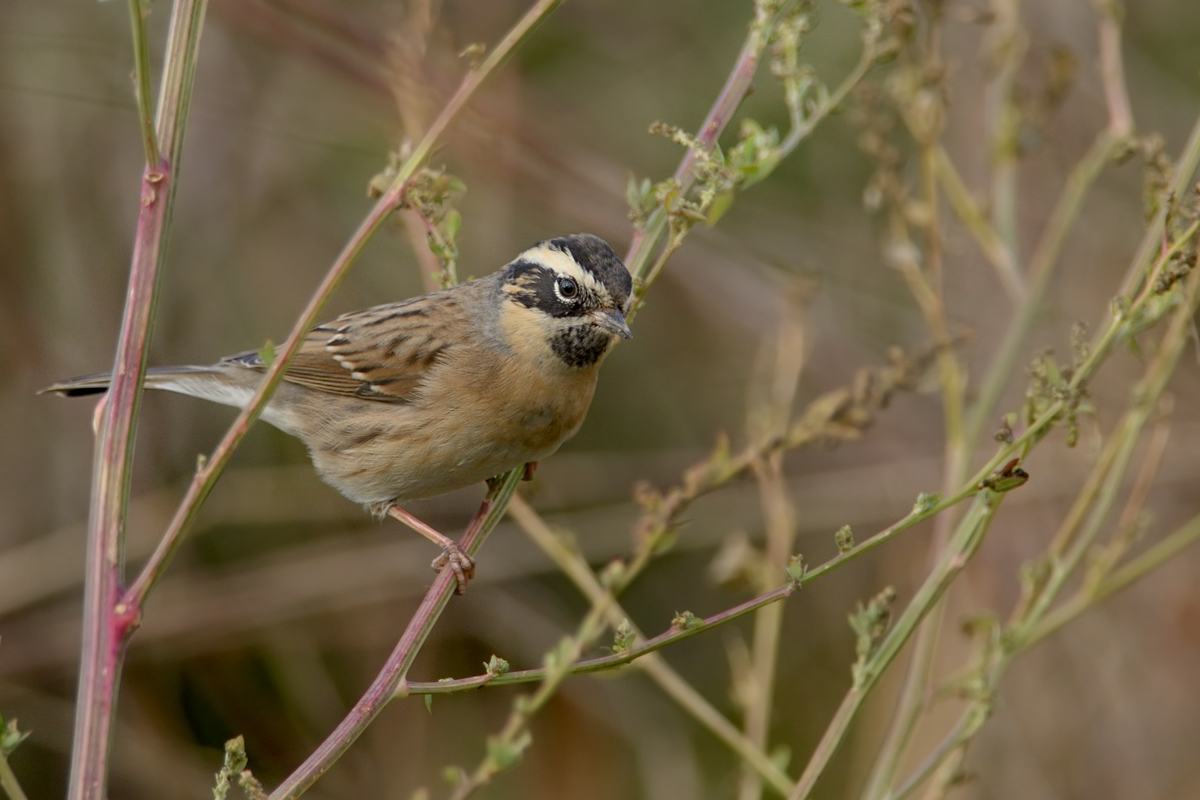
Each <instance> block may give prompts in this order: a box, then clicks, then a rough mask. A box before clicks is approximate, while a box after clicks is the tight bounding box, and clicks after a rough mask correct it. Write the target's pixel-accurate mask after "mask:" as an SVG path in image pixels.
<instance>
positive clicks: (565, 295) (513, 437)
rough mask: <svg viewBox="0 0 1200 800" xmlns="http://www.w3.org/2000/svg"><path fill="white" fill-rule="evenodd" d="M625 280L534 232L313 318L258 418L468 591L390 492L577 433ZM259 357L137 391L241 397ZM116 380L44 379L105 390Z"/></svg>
mask: <svg viewBox="0 0 1200 800" xmlns="http://www.w3.org/2000/svg"><path fill="white" fill-rule="evenodd" d="M631 289H632V281H631V279H630V276H629V272H628V270H626V269H625V265H624V264H622V263H621V259H620V258H619V257H618V256H617V254H616V253H615V252H613V249H612V248H611V247H609V246H608V244H607V243H605V242H604V240H602V239H600V238H599V237H597V236H593V235H591V234H587V233H580V234H575V235H573V236H565V237H562V238H558V239H550V240H548V241H544V242H539V243H538V244H536V245H534V246H533V247H531V248H529V249H528V250H526V251H525V252H523V253H521V254H520V255H519V256H517V258H516V259H515V260H513V261H512V262H511V263H509V264H508V266H506V267H505V268H504V269H502V270H499V271H497V272H495V273H492V274H491V275H489V276H487V277H485V278H480V279H478V280H474V281H470V282H468V283H464V284H461V285H458V286H453V287H451V288H449V289H442V290H440V291H436V292H430V293H429V294H426V295H422V296H421V297H415V298H412V299H410V300H404V301H402V302H399V303H391V304H389V305H383V306H376V307H374V308H368V309H365V310H363V311H354V312H351V313H349V314H344V315H342V316H340V317H338V318H337V319H335V320H333V321H332V322H327V323H324V324H322V325H318V326H317V327H315V328H313V329H312V331H311V332H310V333H309V334H308V337H307V338H306V339H305V341H304V344H303V346H302V347H301V349H300V351H299V353H298V354H297V355H296V357H295V359H294V360H293V361H292V363H291V364H290V365H289V366H288V369H287V371H286V372H285V373H284V375H283V381H282V382H280V384H279V387H278V389H277V390H276V392H275V394H274V395H273V396H272V398H271V401H270V402H269V403H268V404H267V407H266V409H265V410H264V411H263V414H262V418H263V419H264V420H266V421H267V422H269V423H271V424H272V425H274V426H275V427H277V428H279V429H280V430H283V431H285V432H286V433H289V434H291V435H292V436H295V437H296V438H298V439H299V440H300V441H302V442H304V444H305V445H307V446H308V450H309V454H310V455H311V456H312V460H313V465H314V466H315V467H316V469H317V473H318V474H320V476H321V478H322V479H323V480H325V482H326V483H329V484H330V485H331V486H333V487H334V488H336V489H337V490H338V491H340V492H341V493H342V494H344V495H345V496H346V497H348V498H350V499H351V500H354V501H355V502H358V503H363V504H364V505H366V506H367V508H368V509H370V511H371V513H372V514H374V515H375V516H377V517H382V516H384V515H387V514H391V515H392V516H395V517H396V518H397V519H400V520H401V521H403V522H405V523H406V524H408V525H410V526H411V527H413V528H414V529H416V530H417V531H418V532H420V533H422V534H423V535H425V536H426V537H428V538H429V539H431V540H432V541H434V542H436V543H437V544H438V545H440V546H441V547H442V549H443V554H442V556H441V557H439V558H438V559H436V560H435V561H434V567H435V568H441V567H442V566H445V565H449V566H450V568H451V569H453V570H454V572H455V574H456V576H457V578H458V589H459V591H460V592H461V591H462V590H463V588H464V587H465V585H466V581H467V579H468V578H469V577H471V575H472V574H473V571H474V562H473V561H472V560H471V558H470V557H469V556H467V555H466V554H465V553H463V552H462V551H461V550H460V549H459V547H458V545H457V543H456V542H454V540H452V539H450V538H448V537H446V536H444V535H442V534H441V533H439V532H437V531H436V530H434V529H433V528H431V527H429V526H428V525H425V524H424V523H422V522H420V520H417V519H416V518H415V517H412V515H410V514H408V512H406V511H404V510H403V509H401V508H400V507H399V506H398V505H397V503H401V502H404V501H407V500H412V499H416V498H421V497H431V496H433V495H438V494H443V493H445V492H449V491H452V490H454V489H459V488H461V487H463V486H467V485H470V484H472V483H477V482H479V481H483V480H486V479H488V478H491V477H493V476H496V475H499V474H500V473H502V472H506V471H508V470H511V469H514V468H516V467H518V466H520V465H521V464H534V463H536V462H537V461H539V460H541V459H543V458H546V457H547V456H549V455H550V454H552V453H553V452H554V451H556V450H557V449H558V448H559V445H561V444H562V443H563V442H564V441H566V440H567V439H568V438H570V437H571V436H572V435H573V434H574V433H575V431H577V430H578V429H579V426H580V424H581V423H582V422H583V417H584V415H585V414H586V413H587V409H588V406H589V405H590V404H591V401H592V394H593V392H594V391H595V388H596V377H597V374H598V372H599V368H600V363H601V361H603V360H604V356H605V355H606V354H607V353H608V351H609V349H610V348H611V347H612V344H613V342H614V341H615V340H616V337H618V336H621V337H625V338H628V337H629V336H630V332H629V326H628V325H627V324H626V322H625V312H626V311H627V310H628V304H629V299H630V292H631ZM266 369H267V365H266V364H264V363H263V360H262V358H261V357H260V356H259V354H258V353H257V352H246V353H240V354H238V355H234V356H229V357H228V358H224V359H222V360H221V361H219V362H217V363H216V364H213V365H212V366H207V367H194V366H184V367H153V368H151V369H149V370H148V371H147V372H146V386H147V387H149V388H152V389H165V390H167V391H171V392H179V393H181V394H187V395H192V396H193V397H199V398H203V399H205V400H211V401H213V402H215V403H221V404H223V405H229V406H235V407H237V408H241V407H243V406H245V405H246V403H248V402H249V400H250V398H251V397H252V396H253V395H254V392H255V390H256V389H257V388H258V385H259V383H260V381H261V380H262V376H263V374H264V373H265V372H266ZM108 382H109V375H108V374H103V375H89V376H86V377H82V378H75V379H73V380H69V381H63V382H62V383H56V384H54V385H53V386H50V387H48V388H47V389H44V390H43V391H45V392H55V393H58V394H62V395H66V396H70V397H74V396H79V395H88V394H97V393H101V392H104V391H106V390H107V388H108Z"/></svg>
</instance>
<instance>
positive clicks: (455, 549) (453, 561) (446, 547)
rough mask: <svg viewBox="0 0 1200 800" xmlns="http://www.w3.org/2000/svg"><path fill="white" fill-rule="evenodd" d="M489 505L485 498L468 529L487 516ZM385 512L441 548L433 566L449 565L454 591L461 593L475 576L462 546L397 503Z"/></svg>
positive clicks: (469, 558) (468, 557)
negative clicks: (456, 583)
mask: <svg viewBox="0 0 1200 800" xmlns="http://www.w3.org/2000/svg"><path fill="white" fill-rule="evenodd" d="M490 505H491V503H489V502H487V501H486V500H485V501H484V502H483V505H482V506H480V509H479V511H476V512H475V516H474V517H472V518H471V522H470V523H469V524H468V526H467V529H468V530H470V528H471V526H472V525H479V524H481V523H482V521H483V518H484V517H485V516H487V507H488V506H490ZM387 513H388V516H389V517H395V518H396V519H398V520H400V521H401V522H403V523H404V524H405V525H407V526H408V527H410V528H412V529H413V530H414V531H416V532H417V533H419V534H421V535H422V536H424V537H425V538H426V539H428V540H429V541H431V542H433V543H434V544H436V545H437V546H438V547H440V548H442V554H441V555H440V556H438V557H437V558H435V559H434V560H433V568H434V569H436V570H439V571H440V570H441V569H442V568H443V567H449V568H450V570H451V571H452V572H453V573H454V579H455V580H456V581H457V582H458V586H457V588H456V589H455V590H454V591H455V592H456V593H457V594H462V593H463V592H465V591H466V590H467V581H469V580H470V579H471V578H473V577H475V560H474V559H473V558H471V557H470V556H469V555H467V554H466V553H464V552H463V550H462V548H461V547H459V546H458V542H456V541H454V540H453V539H451V538H450V537H449V536H447V535H445V534H444V533H441V532H440V531H438V530H436V529H435V528H433V527H432V526H430V525H427V524H426V523H424V522H422V521H421V520H419V519H417V518H416V517H414V516H413V515H412V514H410V513H408V512H407V511H405V510H404V509H403V508H401V507H400V506H398V505H395V504H393V505H390V506H388V510H387Z"/></svg>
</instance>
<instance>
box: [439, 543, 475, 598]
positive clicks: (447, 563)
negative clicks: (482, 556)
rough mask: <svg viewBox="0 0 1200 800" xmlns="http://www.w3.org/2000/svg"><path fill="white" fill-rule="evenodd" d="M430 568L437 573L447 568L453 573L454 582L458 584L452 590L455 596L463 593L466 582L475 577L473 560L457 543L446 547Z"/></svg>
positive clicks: (465, 588)
mask: <svg viewBox="0 0 1200 800" xmlns="http://www.w3.org/2000/svg"><path fill="white" fill-rule="evenodd" d="M431 566H432V567H433V568H434V569H436V570H437V571H438V572H441V571H442V570H443V569H447V568H449V569H450V571H451V572H453V573H454V580H455V581H456V582H457V584H458V585H457V586H456V587H455V588H454V593H455V594H463V593H465V592H466V591H467V581H469V580H471V578H474V577H475V559H473V558H471V557H470V556H469V555H467V554H466V553H464V552H463V551H462V548H460V547H459V546H458V543H457V542H451V543H450V544H448V545H446V547H445V548H443V550H442V554H441V555H440V556H438V557H437V558H435V559H434V560H433V564H432V565H431Z"/></svg>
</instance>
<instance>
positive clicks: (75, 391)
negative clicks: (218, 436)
mask: <svg viewBox="0 0 1200 800" xmlns="http://www.w3.org/2000/svg"><path fill="white" fill-rule="evenodd" d="M220 374H221V372H220V370H217V369H214V368H213V367H187V366H184V367H150V368H149V369H147V370H146V387H147V388H149V389H166V390H167V391H177V392H178V391H182V393H183V394H195V392H191V391H186V390H183V389H182V388H181V386H180V384H188V383H191V381H189V379H194V378H195V377H196V376H197V375H205V376H213V375H220ZM110 380H112V373H110V372H97V373H95V374H94V375H83V376H81V377H78V378H71V379H70V380H65V381H59V382H58V383H55V384H52V385H50V386H47V387H46V388H45V389H42V390H41V391H39V392H38V394H60V395H62V396H63V397H83V396H85V395H90V394H104V393H105V392H107V391H108V384H109V381H110Z"/></svg>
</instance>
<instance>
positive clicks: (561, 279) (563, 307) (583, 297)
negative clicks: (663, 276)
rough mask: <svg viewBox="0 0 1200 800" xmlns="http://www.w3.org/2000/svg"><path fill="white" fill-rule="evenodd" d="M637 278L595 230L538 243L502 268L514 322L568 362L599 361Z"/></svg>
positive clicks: (623, 332) (625, 331)
mask: <svg viewBox="0 0 1200 800" xmlns="http://www.w3.org/2000/svg"><path fill="white" fill-rule="evenodd" d="M632 289H633V281H632V279H631V278H630V277H629V270H627V269H625V265H624V264H622V263H621V259H620V258H619V257H618V256H617V254H616V253H615V252H614V251H613V249H612V248H611V247H609V246H608V243H607V242H605V241H604V240H603V239H601V238H600V237H598V236H593V235H592V234H590V233H577V234H574V235H572V236H563V237H560V238H557V239H548V240H547V241H544V242H538V243H537V244H536V245H534V246H533V247H531V248H529V249H528V250H526V251H525V252H523V253H521V254H520V255H519V256H517V257H516V258H515V259H514V260H513V261H512V263H510V264H509V265H508V266H507V267H506V268H505V269H504V272H503V275H502V280H501V291H502V292H503V295H504V299H505V301H506V303H507V304H509V312H508V316H509V317H510V320H511V322H510V324H511V325H513V326H515V327H516V328H519V329H520V330H521V332H522V333H521V335H523V336H531V337H538V338H541V339H542V340H543V341H544V342H545V344H546V345H547V346H548V347H549V348H550V350H551V351H552V352H553V353H554V355H555V356H557V357H558V358H559V359H561V360H562V361H563V363H565V364H566V365H567V366H568V367H576V368H584V367H590V366H592V365H594V364H595V363H596V362H598V361H599V360H600V359H601V358H602V357H603V356H604V354H605V353H607V352H608V349H609V347H611V346H612V343H613V341H614V340H615V338H616V337H618V336H620V337H623V338H626V339H628V338H629V337H630V336H631V335H632V334H631V333H630V331H629V325H628V324H627V323H626V322H625V312H626V311H627V310H628V306H629V298H630V293H631V291H632Z"/></svg>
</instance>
